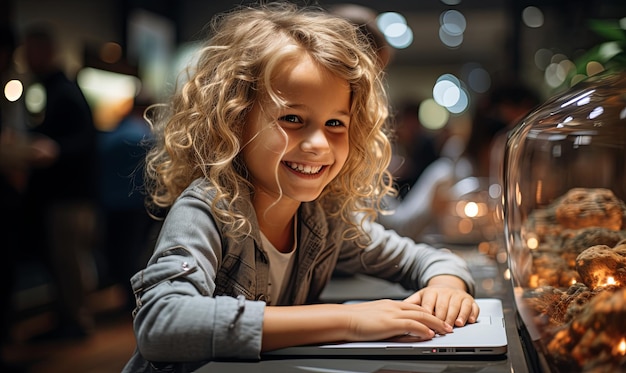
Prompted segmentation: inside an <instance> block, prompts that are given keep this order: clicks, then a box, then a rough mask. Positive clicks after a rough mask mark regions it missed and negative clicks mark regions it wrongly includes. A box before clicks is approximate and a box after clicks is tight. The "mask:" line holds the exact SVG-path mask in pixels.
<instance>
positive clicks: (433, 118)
mask: <svg viewBox="0 0 626 373" xmlns="http://www.w3.org/2000/svg"><path fill="white" fill-rule="evenodd" d="M418 117H419V120H420V123H422V125H423V126H424V127H425V128H428V129H431V130H438V129H441V128H443V127H444V126H445V125H446V123H448V119H449V118H450V113H449V112H448V110H446V108H444V107H443V106H441V105H439V104H438V103H437V102H435V100H433V99H432V98H428V99H426V100H424V101H422V103H421V104H420V108H419V113H418Z"/></svg>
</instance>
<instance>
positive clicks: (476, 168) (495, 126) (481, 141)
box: [378, 83, 540, 239]
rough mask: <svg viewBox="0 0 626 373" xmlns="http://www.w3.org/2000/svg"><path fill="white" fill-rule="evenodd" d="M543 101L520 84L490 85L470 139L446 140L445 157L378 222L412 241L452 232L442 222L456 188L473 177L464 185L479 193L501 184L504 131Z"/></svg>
mask: <svg viewBox="0 0 626 373" xmlns="http://www.w3.org/2000/svg"><path fill="white" fill-rule="evenodd" d="M539 102H540V101H539V97H538V95H537V94H535V93H534V92H533V91H532V90H531V89H529V88H527V87H525V86H523V85H521V84H517V83H507V84H502V85H500V86H497V87H496V88H494V89H492V90H491V91H490V92H489V93H488V94H487V95H485V96H484V97H483V98H482V100H481V101H479V104H478V105H477V108H476V111H475V112H474V116H473V119H472V124H471V131H470V135H469V137H468V139H467V140H464V139H463V138H461V137H459V136H458V135H455V136H452V137H450V138H449V139H447V140H446V141H445V143H444V145H443V148H442V151H441V156H440V157H439V158H438V159H437V160H436V161H434V162H432V163H431V164H430V165H429V166H428V167H427V168H426V169H425V170H424V172H423V173H422V175H421V176H420V178H419V179H418V180H417V181H416V182H415V183H414V184H413V186H412V187H411V188H410V189H409V190H408V192H407V193H406V194H405V196H404V199H403V200H402V201H390V202H391V203H390V204H389V210H390V211H387V212H386V213H385V214H381V215H379V217H378V221H379V222H380V223H381V224H383V225H384V226H386V227H387V228H390V229H394V230H396V231H397V232H398V233H400V234H403V235H406V236H409V237H411V238H413V239H423V236H424V234H427V233H441V232H442V231H447V232H454V228H452V229H450V227H442V226H441V224H443V223H442V220H444V219H448V220H449V216H447V214H448V212H447V210H446V206H448V203H449V202H451V201H454V199H455V198H456V197H457V196H456V195H455V193H456V192H457V191H456V190H455V189H453V186H454V185H457V183H459V182H460V181H462V180H464V179H466V180H469V179H470V178H474V179H472V180H471V181H472V182H471V183H466V184H465V185H466V186H467V185H470V184H472V185H474V186H475V187H473V189H472V190H471V193H476V192H479V191H480V190H478V189H476V188H489V185H491V184H492V183H494V182H495V183H499V182H500V181H499V176H498V175H496V174H495V173H498V172H500V169H501V167H502V160H503V156H504V143H503V142H499V140H502V141H504V140H506V132H507V131H508V130H510V129H511V128H512V127H513V126H514V125H515V124H516V123H517V121H518V120H519V119H521V118H522V117H523V116H524V115H525V114H527V113H528V112H529V111H530V110H532V108H533V107H535V106H536V105H538V103H539ZM476 185H478V186H477V187H476ZM491 198H493V199H497V197H495V196H491ZM459 237H460V236H459ZM468 237H469V235H468ZM448 238H451V237H448ZM457 238H458V237H457ZM455 239H456V238H455Z"/></svg>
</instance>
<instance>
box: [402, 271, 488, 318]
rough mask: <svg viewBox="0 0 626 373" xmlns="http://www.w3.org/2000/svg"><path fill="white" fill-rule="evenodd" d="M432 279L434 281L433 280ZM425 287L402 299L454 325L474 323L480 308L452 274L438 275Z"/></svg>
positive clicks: (463, 285)
mask: <svg viewBox="0 0 626 373" xmlns="http://www.w3.org/2000/svg"><path fill="white" fill-rule="evenodd" d="M433 280H434V281H433ZM433 280H431V281H430V282H429V284H428V286H427V287H425V288H423V289H421V290H419V291H417V292H415V293H414V294H412V295H411V296H409V297H408V298H406V299H405V300H404V301H405V302H409V303H413V304H418V305H420V306H422V307H423V308H424V309H426V310H428V312H430V313H432V314H433V315H435V316H436V317H437V318H438V319H440V320H444V321H445V322H446V323H448V324H450V325H454V326H463V325H465V324H466V323H475V322H476V320H477V319H478V313H479V312H480V309H479V307H478V305H477V304H476V302H475V301H474V298H473V297H472V296H471V295H470V294H468V293H467V291H465V289H464V288H465V284H463V283H462V281H461V284H462V287H461V286H459V283H458V282H457V280H458V281H460V280H459V279H458V278H456V277H453V276H439V277H436V278H434V279H433Z"/></svg>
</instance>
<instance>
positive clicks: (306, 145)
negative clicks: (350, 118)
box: [301, 129, 329, 153]
mask: <svg viewBox="0 0 626 373" xmlns="http://www.w3.org/2000/svg"><path fill="white" fill-rule="evenodd" d="M301 146H302V150H304V151H308V152H314V153H323V152H325V151H327V150H328V149H329V143H328V139H327V138H326V133H325V132H324V130H323V129H312V130H311V131H309V132H308V133H307V135H306V137H305V139H304V141H302V145H301Z"/></svg>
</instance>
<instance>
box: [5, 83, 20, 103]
mask: <svg viewBox="0 0 626 373" xmlns="http://www.w3.org/2000/svg"><path fill="white" fill-rule="evenodd" d="M23 92H24V86H23V85H22V82H20V81H19V80H17V79H13V80H9V81H8V82H7V84H5V86H4V97H6V99H7V100H9V101H10V102H15V101H17V100H19V99H20V97H22V93H23Z"/></svg>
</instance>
